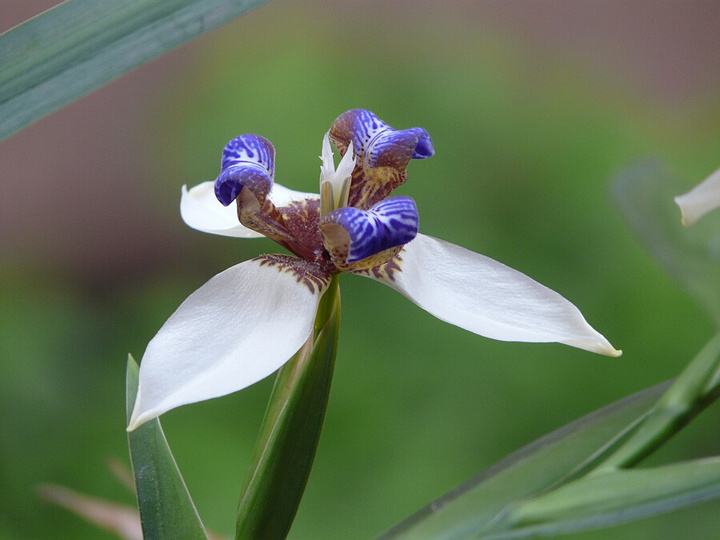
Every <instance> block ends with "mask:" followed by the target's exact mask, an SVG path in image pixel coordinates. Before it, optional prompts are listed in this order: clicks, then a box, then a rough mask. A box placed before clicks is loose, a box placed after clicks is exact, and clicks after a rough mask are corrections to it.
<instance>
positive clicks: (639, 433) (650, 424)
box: [590, 334, 720, 474]
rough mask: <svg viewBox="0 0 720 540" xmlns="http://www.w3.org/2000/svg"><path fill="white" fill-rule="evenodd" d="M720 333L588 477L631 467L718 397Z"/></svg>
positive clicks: (719, 389)
mask: <svg viewBox="0 0 720 540" xmlns="http://www.w3.org/2000/svg"><path fill="white" fill-rule="evenodd" d="M719 383H720V334H718V335H716V336H715V337H714V338H713V339H712V340H710V341H709V342H708V344H707V345H705V347H704V348H703V350H702V351H700V353H699V354H698V355H697V356H696V357H695V359H694V360H693V361H692V362H691V363H690V365H688V366H687V367H686V368H685V370H684V371H683V372H682V373H681V374H680V376H679V377H678V378H677V379H676V380H675V382H674V383H673V384H672V386H670V388H668V390H667V391H666V392H665V393H664V394H663V396H662V397H661V398H660V399H659V400H658V402H657V403H656V404H655V406H654V407H653V409H652V410H651V411H650V414H649V415H648V416H647V417H646V418H645V419H644V421H643V422H642V423H641V424H640V426H639V427H638V429H637V430H636V431H635V432H634V433H633V434H632V435H631V436H630V437H629V438H628V439H626V440H625V442H624V443H623V444H622V445H621V446H620V447H619V448H618V449H617V450H616V451H615V452H614V453H613V454H611V455H610V456H609V457H608V458H606V459H605V460H604V461H602V462H601V463H600V464H599V465H598V466H597V467H596V468H595V469H594V470H593V471H592V472H591V473H590V474H600V473H604V472H607V471H611V470H615V469H620V468H625V467H632V466H633V465H636V464H637V463H639V462H640V461H642V460H643V459H644V458H645V457H647V456H648V455H650V454H651V453H652V452H654V451H655V450H656V449H657V448H659V447H660V446H661V445H662V444H663V443H664V442H665V441H667V440H668V439H669V438H670V437H672V436H673V435H675V434H676V433H677V432H678V431H680V430H681V429H682V428H683V427H684V426H685V425H686V424H687V423H688V422H690V421H691V420H692V419H693V418H694V417H695V416H697V415H698V414H699V413H700V412H701V411H702V410H703V409H704V408H705V407H707V406H708V405H709V404H710V403H712V402H713V401H714V400H715V399H717V397H718V395H720V384H719Z"/></svg>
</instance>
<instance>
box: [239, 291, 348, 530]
mask: <svg viewBox="0 0 720 540" xmlns="http://www.w3.org/2000/svg"><path fill="white" fill-rule="evenodd" d="M339 325H340V293H339V289H338V282H337V278H333V280H332V282H331V284H330V287H329V289H328V290H327V291H326V292H325V294H324V295H323V299H322V301H321V304H320V306H319V308H318V315H317V318H316V321H315V336H314V340H313V339H310V340H308V342H307V343H306V344H305V345H304V346H303V348H301V349H300V351H298V353H297V354H296V355H295V356H294V357H293V358H292V359H291V360H290V361H289V362H288V363H287V364H285V366H283V368H282V369H281V370H280V372H279V373H278V375H277V378H276V379H275V386H274V388H273V391H272V394H271V396H270V401H269V404H268V409H267V411H266V413H265V418H264V420H263V425H262V427H261V428H260V436H259V438H258V443H257V446H256V450H255V456H254V459H253V464H252V467H251V470H250V474H249V477H248V481H247V484H246V486H245V488H244V490H243V494H242V496H241V498H240V505H239V508H238V516H237V529H236V538H238V539H255V538H263V539H267V540H273V539H276V538H277V539H281V538H285V537H286V535H287V533H288V531H289V530H290V526H291V525H292V521H293V519H294V517H295V513H296V512H297V508H298V505H299V504H300V499H301V498H302V494H303V491H304V490H305V485H306V483H307V480H308V476H309V474H310V469H311V467H312V463H313V460H314V458H315V450H316V449H317V445H318V440H319V438H320V431H321V429H322V423H323V419H324V418H325V410H326V408H327V402H328V398H329V395H330V382H331V379H332V374H333V368H334V366H335V353H336V349H337V339H338V330H339Z"/></svg>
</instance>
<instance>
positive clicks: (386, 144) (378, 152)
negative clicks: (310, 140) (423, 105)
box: [332, 109, 435, 167]
mask: <svg viewBox="0 0 720 540" xmlns="http://www.w3.org/2000/svg"><path fill="white" fill-rule="evenodd" d="M332 134H333V137H334V138H335V139H336V141H337V142H338V143H340V145H343V146H346V145H347V144H348V143H349V142H350V141H351V140H352V141H353V146H354V147H355V151H356V152H357V153H358V154H360V155H363V156H365V157H366V159H367V160H368V162H367V163H368V165H369V166H370V167H377V166H380V165H379V164H378V163H377V161H378V159H380V158H381V157H382V156H383V155H386V154H402V156H403V157H404V158H405V160H406V162H407V161H408V160H410V159H426V158H429V157H432V156H433V155H435V149H434V148H433V145H432V140H431V139H430V134H429V133H428V132H427V131H426V130H425V129H423V128H410V129H403V130H395V129H393V128H392V127H390V126H389V125H388V124H386V123H385V122H383V121H382V120H380V118H378V117H377V115H375V113H373V112H371V111H368V110H366V109H352V110H349V111H347V112H344V113H343V114H341V115H340V116H339V117H338V118H337V120H335V122H334V124H333V128H332ZM400 159H401V158H400V156H396V160H400Z"/></svg>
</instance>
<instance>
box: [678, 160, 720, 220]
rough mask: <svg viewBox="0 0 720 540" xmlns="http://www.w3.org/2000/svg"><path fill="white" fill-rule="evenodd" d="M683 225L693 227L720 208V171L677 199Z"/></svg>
mask: <svg viewBox="0 0 720 540" xmlns="http://www.w3.org/2000/svg"><path fill="white" fill-rule="evenodd" d="M675 203H677V205H678V206H679V207H680V212H681V213H682V223H683V225H685V226H686V227H689V226H690V225H693V224H694V223H695V222H697V221H698V220H699V219H700V218H701V217H703V216H704V215H705V214H707V213H708V212H710V211H712V210H715V209H716V208H720V169H718V170H717V171H715V172H714V173H712V174H711V175H710V176H709V177H708V178H706V179H705V180H703V181H702V182H700V183H699V184H698V185H697V186H695V187H694V188H692V189H691V190H690V191H688V192H687V193H685V194H683V195H678V196H677V197H675Z"/></svg>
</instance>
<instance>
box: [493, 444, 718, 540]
mask: <svg viewBox="0 0 720 540" xmlns="http://www.w3.org/2000/svg"><path fill="white" fill-rule="evenodd" d="M714 497H720V458H711V459H704V460H699V461H693V462H687V463H677V464H673V465H665V466H663V467H656V468H652V469H638V470H622V471H615V472H609V473H603V474H599V475H595V476H588V477H586V478H581V479H579V480H576V481H575V482H571V483H569V484H566V485H564V486H562V487H560V488H559V489H557V490H554V491H552V492H550V493H548V494H547V495H543V496H542V497H538V498H536V499H532V500H529V501H527V502H524V503H521V504H517V505H514V506H512V507H511V508H510V509H509V511H508V512H507V514H505V515H504V516H503V518H502V520H501V521H500V522H499V523H498V528H503V527H506V528H507V529H508V530H507V531H505V532H501V533H493V534H489V535H486V536H483V537H482V538H487V539H490V538H492V539H493V540H500V539H509V538H529V537H535V536H539V535H543V536H549V535H557V534H562V533H569V532H575V531H579V530H583V529H591V528H598V527H607V526H611V525H617V524H620V523H625V522H627V521H632V520H635V519H639V518H642V517H649V516H652V515H655V514H659V513H663V512H670V511H672V510H676V509H678V508H682V507H683V506H687V505H689V504H694V503H697V502H699V501H704V500H708V499H711V498H714Z"/></svg>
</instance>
